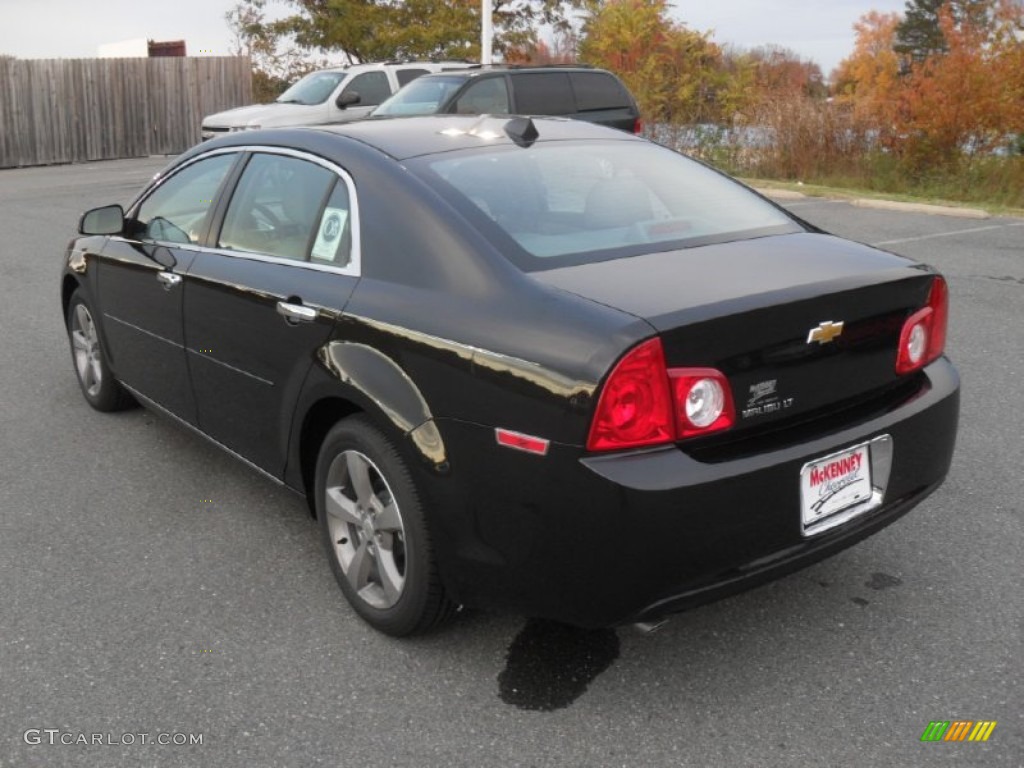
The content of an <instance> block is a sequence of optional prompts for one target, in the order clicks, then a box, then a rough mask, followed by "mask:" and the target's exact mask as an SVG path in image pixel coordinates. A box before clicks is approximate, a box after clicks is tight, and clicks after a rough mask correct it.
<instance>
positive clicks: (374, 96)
mask: <svg viewBox="0 0 1024 768" xmlns="http://www.w3.org/2000/svg"><path fill="white" fill-rule="evenodd" d="M353 91H354V92H356V93H358V94H359V103H358V105H357V106H360V107H375V106H377V105H378V104H380V103H381V102H382V101H384V99H386V98H387V97H388V96H390V95H391V85H390V84H389V83H388V76H387V75H386V74H384V73H383V72H363V74H361V75H356V76H355V77H353V78H352V81H351V82H350V83H349V84H348V85H346V86H345V90H343V91H342V92H341V95H342V96H344V95H345V94H347V93H351V92H353Z"/></svg>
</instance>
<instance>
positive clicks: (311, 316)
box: [277, 301, 316, 323]
mask: <svg viewBox="0 0 1024 768" xmlns="http://www.w3.org/2000/svg"><path fill="white" fill-rule="evenodd" d="M277 314H279V315H280V316H281V317H283V318H284V319H285V320H287V321H288V322H290V323H311V322H313V321H314V320H316V310H315V309H313V307H304V306H302V305H301V304H289V303H288V302H287V301H279V302H277Z"/></svg>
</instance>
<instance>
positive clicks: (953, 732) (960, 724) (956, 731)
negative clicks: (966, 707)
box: [943, 720, 974, 741]
mask: <svg viewBox="0 0 1024 768" xmlns="http://www.w3.org/2000/svg"><path fill="white" fill-rule="evenodd" d="M972 725H974V723H973V722H972V721H970V720H954V721H953V724H952V725H951V726H949V730H948V731H946V738H944V739H943V741H963V740H964V739H966V738H967V734H968V732H969V731H970V729H971V726H972Z"/></svg>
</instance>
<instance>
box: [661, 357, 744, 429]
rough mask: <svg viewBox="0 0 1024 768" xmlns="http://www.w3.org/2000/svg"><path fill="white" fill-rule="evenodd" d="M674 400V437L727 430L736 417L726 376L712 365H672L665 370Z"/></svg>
mask: <svg viewBox="0 0 1024 768" xmlns="http://www.w3.org/2000/svg"><path fill="white" fill-rule="evenodd" d="M668 376H669V381H671V382H672V394H673V396H674V400H675V402H676V437H677V438H680V439H681V438H685V437H693V436H694V435H700V434H706V433H707V432H716V431H718V430H720V429H728V428H729V427H731V426H732V423H733V419H734V418H735V413H736V412H735V409H734V408H733V404H732V392H731V391H730V390H729V382H728V381H726V379H725V376H723V375H722V374H721V373H720V372H718V371H716V370H714V369H713V368H675V369H672V370H670V371H669V372H668Z"/></svg>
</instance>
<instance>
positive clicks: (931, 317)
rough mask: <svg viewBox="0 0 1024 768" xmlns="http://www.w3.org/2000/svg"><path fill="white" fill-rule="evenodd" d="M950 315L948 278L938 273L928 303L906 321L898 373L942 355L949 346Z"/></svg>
mask: <svg viewBox="0 0 1024 768" xmlns="http://www.w3.org/2000/svg"><path fill="white" fill-rule="evenodd" d="M948 318H949V289H948V288H947V286H946V281H945V280H944V279H943V278H941V277H938V276H937V277H936V278H935V279H934V280H933V281H932V289H931V292H930V293H929V294H928V305H927V306H926V307H924V308H923V309H920V310H918V311H917V312H915V313H914V314H912V315H911V316H910V317H909V318H908V319H907V321H906V322H905V323H904V324H903V330H902V331H901V332H900V346H899V351H898V352H897V355H896V373H898V374H905V373H912V372H913V371H916V370H919V369H921V368H923V367H924V366H926V365H928V363H930V362H932V361H933V360H937V359H938V358H939V357H940V356H941V355H942V352H943V350H944V349H945V347H946V324H947V321H948Z"/></svg>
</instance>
